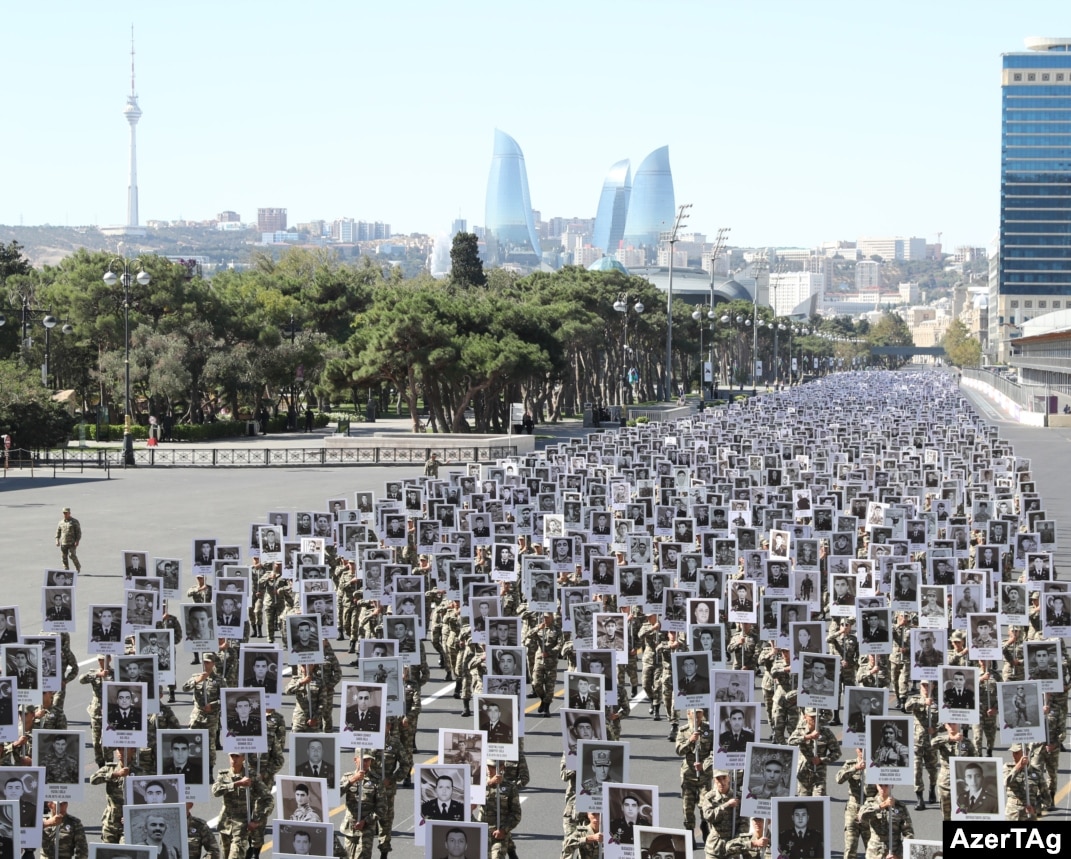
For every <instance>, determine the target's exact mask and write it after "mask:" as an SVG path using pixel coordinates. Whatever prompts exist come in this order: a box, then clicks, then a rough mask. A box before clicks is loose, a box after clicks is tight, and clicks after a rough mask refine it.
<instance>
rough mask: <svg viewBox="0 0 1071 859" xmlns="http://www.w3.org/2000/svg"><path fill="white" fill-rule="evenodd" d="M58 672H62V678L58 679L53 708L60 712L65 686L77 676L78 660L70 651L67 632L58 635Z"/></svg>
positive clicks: (64, 695)
mask: <svg viewBox="0 0 1071 859" xmlns="http://www.w3.org/2000/svg"><path fill="white" fill-rule="evenodd" d="M60 671H62V672H63V676H62V678H61V679H60V688H59V691H58V692H57V693H56V704H55V706H56V707H58V708H59V709H60V710H62V709H63V705H64V703H65V702H66V700H67V684H68V683H70V682H71V681H72V680H74V679H75V678H76V677H77V676H78V659H77V658H76V657H75V655H74V652H73V651H72V650H71V634H70V633H69V632H61V633H60Z"/></svg>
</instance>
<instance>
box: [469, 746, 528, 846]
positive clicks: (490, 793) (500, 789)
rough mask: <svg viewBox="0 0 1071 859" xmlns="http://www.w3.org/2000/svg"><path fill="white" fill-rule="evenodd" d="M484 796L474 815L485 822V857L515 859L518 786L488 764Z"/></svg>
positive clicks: (519, 809)
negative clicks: (485, 793) (482, 802)
mask: <svg viewBox="0 0 1071 859" xmlns="http://www.w3.org/2000/svg"><path fill="white" fill-rule="evenodd" d="M486 786H487V799H486V802H484V804H483V805H481V806H478V807H477V808H476V813H475V814H474V815H473V818H474V819H475V820H476V821H478V822H481V823H486V824H487V857H488V859H517V852H516V850H515V849H514V846H513V830H515V829H516V828H517V825H518V824H519V823H520V822H521V798H520V796H518V794H517V786H516V785H515V784H513V783H511V782H508V781H506V779H505V776H504V775H503V773H501V772H499V770H498V769H497V767H495V765H494V764H488V766H487V782H486Z"/></svg>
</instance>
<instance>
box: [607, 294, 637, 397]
mask: <svg viewBox="0 0 1071 859" xmlns="http://www.w3.org/2000/svg"><path fill="white" fill-rule="evenodd" d="M632 309H633V310H634V311H636V313H643V311H644V306H643V302H642V301H640V300H639V299H636V303H635V304H633V305H632ZM614 310H616V311H617V312H618V313H620V314H622V315H623V316H624V318H625V325H624V328H623V330H622V332H621V386H620V394H621V399H620V403H621V416H622V417H624V416H625V406H626V405H627V400H628V399H630V397H628V393H627V392H628V391H630V390H631V388H632V379H631V378H630V368H629V366H628V364H629V360H628V356H629V353H630V352H631V351H632V350H631V349H630V348H629V345H628V311H629V303H628V293H622V294H621V295H620V296H618V299H617V301H615V302H614Z"/></svg>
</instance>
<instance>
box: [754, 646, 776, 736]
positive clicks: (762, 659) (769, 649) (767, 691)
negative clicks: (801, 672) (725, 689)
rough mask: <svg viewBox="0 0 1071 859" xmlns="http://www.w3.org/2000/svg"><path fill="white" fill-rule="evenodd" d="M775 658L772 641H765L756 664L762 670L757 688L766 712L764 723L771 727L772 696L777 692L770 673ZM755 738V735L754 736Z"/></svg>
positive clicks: (774, 647) (774, 648) (772, 719)
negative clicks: (760, 692) (759, 690)
mask: <svg viewBox="0 0 1071 859" xmlns="http://www.w3.org/2000/svg"><path fill="white" fill-rule="evenodd" d="M776 658H777V647H776V646H775V645H774V643H773V641H772V640H769V641H765V642H764V643H763V646H762V650H760V651H759V657H758V664H759V667H760V668H761V669H762V680H761V682H760V684H759V688H760V689H761V690H762V705H763V709H765V710H766V721H767V723H768V724H769V725H771V726H772V725H773V721H774V717H773V706H774V703H773V702H774V694H775V693H776V691H777V683H776V682H774V679H773V675H772V674H771V673H770V671H771V670H772V669H773V663H774V659H776ZM756 738H757V735H756Z"/></svg>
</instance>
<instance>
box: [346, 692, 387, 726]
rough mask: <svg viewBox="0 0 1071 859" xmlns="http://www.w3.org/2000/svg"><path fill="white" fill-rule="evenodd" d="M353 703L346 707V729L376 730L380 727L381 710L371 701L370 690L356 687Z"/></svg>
mask: <svg viewBox="0 0 1071 859" xmlns="http://www.w3.org/2000/svg"><path fill="white" fill-rule="evenodd" d="M355 691H356V694H355V695H354V697H353V703H352V704H350V705H349V706H348V707H346V728H345V729H346V730H347V731H361V732H376V731H379V730H381V729H382V724H383V722H382V710H381V708H380V707H378V706H376V705H375V704H373V703H372V690H371V689H368V688H366V687H364V686H358V687H356V690H355Z"/></svg>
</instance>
